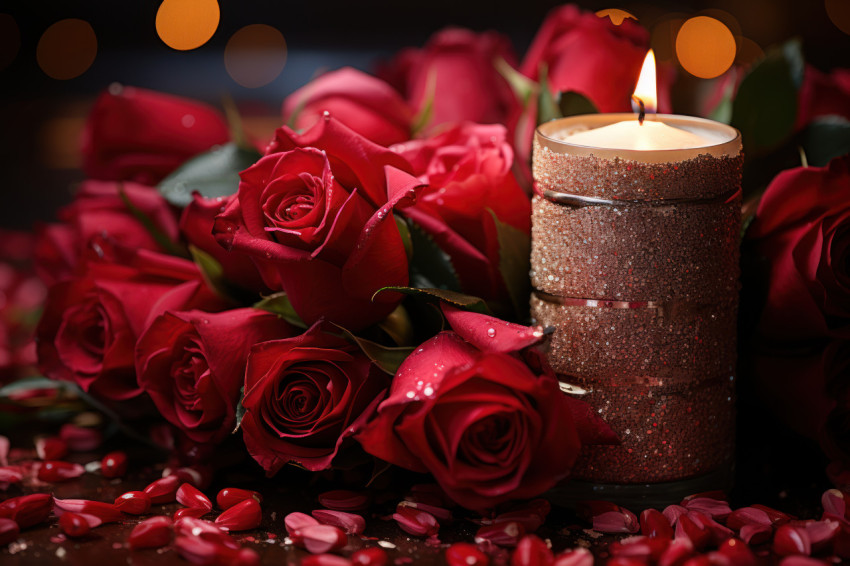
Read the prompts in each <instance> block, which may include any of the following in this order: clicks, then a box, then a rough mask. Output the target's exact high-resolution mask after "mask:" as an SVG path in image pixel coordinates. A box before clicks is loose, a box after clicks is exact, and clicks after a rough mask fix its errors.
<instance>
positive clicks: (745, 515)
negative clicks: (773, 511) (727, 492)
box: [726, 507, 773, 531]
mask: <svg viewBox="0 0 850 566" xmlns="http://www.w3.org/2000/svg"><path fill="white" fill-rule="evenodd" d="M772 524H773V521H771V519H770V517H769V516H768V514H767V513H766V512H764V511H763V510H762V509H757V508H755V507H741V508H740V509H735V510H734V511H733V512H732V513H731V514H730V515H729V516H728V517H727V518H726V526H727V527H729V528H730V529H735V530H736V531H739V530H741V529H742V528H743V527H744V526H745V525H762V526H770V525H772Z"/></svg>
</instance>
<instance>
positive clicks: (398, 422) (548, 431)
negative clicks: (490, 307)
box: [357, 309, 580, 510]
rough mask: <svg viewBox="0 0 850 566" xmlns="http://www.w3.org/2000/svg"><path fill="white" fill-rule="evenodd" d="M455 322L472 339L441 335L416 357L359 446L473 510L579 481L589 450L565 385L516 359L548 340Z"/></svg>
mask: <svg viewBox="0 0 850 566" xmlns="http://www.w3.org/2000/svg"><path fill="white" fill-rule="evenodd" d="M446 314H447V316H448V317H449V321H450V323H451V324H452V326H453V327H455V328H457V329H458V330H459V331H460V332H461V333H462V334H463V338H462V337H461V335H460V334H457V333H455V332H451V331H445V332H441V333H440V334H438V335H437V336H436V337H434V338H432V339H430V340H428V341H427V342H425V343H424V344H422V346H420V347H419V348H418V349H417V350H416V351H415V352H414V353H413V354H411V355H410V356H409V357H408V358H407V359H406V360H405V361H404V363H403V364H402V365H401V367H400V368H399V369H398V372H397V373H396V376H395V378H394V379H393V383H392V388H391V389H390V395H389V397H388V398H387V399H386V400H385V401H383V402H382V403H381V404H380V406H379V407H378V416H377V417H376V418H375V419H374V420H372V421H371V422H370V423H369V424H368V426H367V427H366V428H365V429H364V430H363V432H361V433H360V434H359V435H358V436H357V439H358V440H359V441H360V443H361V444H362V445H363V448H364V449H365V450H366V451H367V452H369V453H370V454H372V455H374V456H377V457H378V458H381V459H383V460H386V461H387V462H390V463H392V464H396V465H398V466H402V467H404V468H408V469H411V470H414V471H417V472H429V473H431V474H432V475H433V476H434V479H435V480H436V481H437V483H439V484H440V487H442V488H443V490H444V491H445V492H446V494H448V495H449V496H450V497H451V498H452V499H454V500H455V501H456V502H458V503H459V504H461V505H463V506H465V507H468V508H471V509H476V510H482V509H487V508H492V507H493V506H495V505H497V504H499V503H501V502H503V501H506V500H509V499H520V498H530V497H534V496H536V495H539V494H540V493H543V492H544V491H546V490H547V489H549V488H551V487H552V486H554V485H555V484H556V483H557V482H558V481H559V480H561V479H562V478H564V477H566V476H567V475H568V474H569V472H570V468H571V467H572V465H573V462H574V461H575V459H576V457H577V456H578V452H579V448H580V440H579V433H578V432H577V430H576V426H575V424H574V422H573V418H572V416H571V413H572V408H571V404H570V402H569V400H568V397H567V396H566V395H564V394H563V393H561V391H560V389H559V386H558V382H557V381H556V380H555V378H554V377H553V376H551V375H548V374H546V375H541V376H538V375H535V373H533V372H532V371H531V370H530V369H529V367H528V366H527V365H526V364H525V363H523V362H522V361H521V360H520V359H519V358H517V357H516V356H514V355H511V354H510V353H509V352H517V351H519V350H520V349H522V348H523V347H525V346H529V345H531V344H534V343H535V342H538V341H539V340H540V339H541V336H542V335H541V333H540V332H539V331H535V329H532V328H527V327H522V326H520V325H516V324H510V323H507V322H504V321H500V320H498V319H494V318H492V317H486V316H483V315H476V314H472V313H462V312H461V311H456V310H452V309H448V310H447V311H446ZM467 340H469V341H471V343H470V342H468V341H467ZM472 344H474V346H473V345H472Z"/></svg>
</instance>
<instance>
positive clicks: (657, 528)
mask: <svg viewBox="0 0 850 566" xmlns="http://www.w3.org/2000/svg"><path fill="white" fill-rule="evenodd" d="M640 532H641V533H643V534H644V535H646V536H648V537H649V538H665V539H672V538H673V527H671V526H670V522H669V521H668V520H667V517H665V516H664V515H663V514H662V513H661V512H660V511H658V510H656V509H646V510H644V511H643V512H642V513H641V514H640Z"/></svg>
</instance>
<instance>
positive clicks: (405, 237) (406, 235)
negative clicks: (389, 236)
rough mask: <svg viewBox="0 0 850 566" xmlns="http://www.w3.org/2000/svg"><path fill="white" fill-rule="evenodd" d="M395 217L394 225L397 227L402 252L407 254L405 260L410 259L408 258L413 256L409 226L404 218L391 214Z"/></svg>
mask: <svg viewBox="0 0 850 566" xmlns="http://www.w3.org/2000/svg"><path fill="white" fill-rule="evenodd" d="M393 216H394V217H395V225H396V228H398V233H399V235H400V236H401V243H402V245H403V246H404V253H405V255H406V256H407V261H410V258H412V257H413V243H412V242H411V241H410V228H408V227H407V222H405V221H404V218H402V217H400V216H399V215H397V214H395V215H393Z"/></svg>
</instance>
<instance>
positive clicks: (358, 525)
mask: <svg viewBox="0 0 850 566" xmlns="http://www.w3.org/2000/svg"><path fill="white" fill-rule="evenodd" d="M311 514H312V515H313V517H315V518H316V520H318V521H319V522H320V523H322V524H323V525H333V526H334V527H339V528H340V529H342V530H343V531H345V534H347V535H360V534H363V531H364V530H366V520H365V519H364V518H363V517H361V516H360V515H355V514H354V513H346V512H345V511H328V510H327V509H316V510H315V511H312V512H311Z"/></svg>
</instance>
